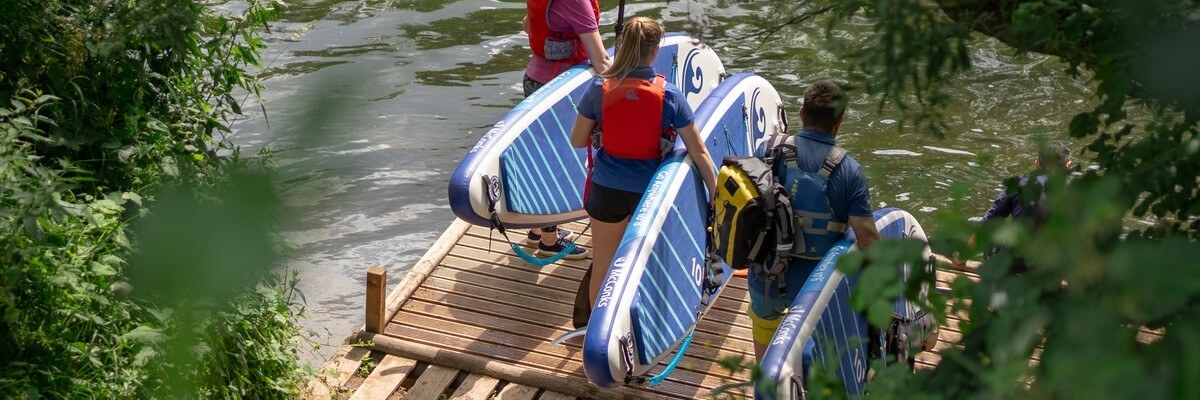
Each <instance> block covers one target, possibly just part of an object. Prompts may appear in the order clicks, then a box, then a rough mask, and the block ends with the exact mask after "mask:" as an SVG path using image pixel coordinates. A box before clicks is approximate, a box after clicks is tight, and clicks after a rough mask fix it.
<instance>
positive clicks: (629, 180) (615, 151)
mask: <svg viewBox="0 0 1200 400" xmlns="http://www.w3.org/2000/svg"><path fill="white" fill-rule="evenodd" d="M664 33H665V32H664V31H663V27H662V25H660V24H659V23H658V22H657V21H655V20H653V19H650V18H646V17H637V18H633V19H632V20H630V21H629V24H628V25H627V26H626V28H625V31H624V33H623V34H622V38H621V43H620V46H619V47H618V49H619V51H618V52H617V55H616V59H615V60H613V66H612V67H611V68H609V69H607V70H605V71H604V72H603V73H601V74H600V76H599V77H597V78H596V79H595V80H594V81H593V82H592V84H591V85H590V86H588V88H587V89H586V90H585V91H584V93H583V98H582V99H581V100H580V102H579V106H578V111H579V116H578V117H577V118H576V119H575V127H574V128H573V129H572V130H571V145H573V146H575V147H586V146H588V145H589V144H590V143H589V139H590V138H591V137H592V133H593V132H594V131H595V129H596V127H597V126H603V128H602V129H601V132H602V134H601V135H600V142H601V143H600V146H599V150H598V151H597V153H596V155H595V159H594V160H593V168H592V172H591V177H590V178H591V179H590V180H589V181H590V183H589V187H588V188H586V190H585V196H586V197H587V199H586V200H585V201H584V209H586V210H587V212H588V216H589V217H591V226H592V267H591V268H589V269H588V273H587V275H585V276H584V280H585V281H589V284H588V285H587V287H588V298H589V300H590V303H589V304H595V301H596V295H597V293H599V291H600V284H601V282H602V281H603V277H604V276H605V274H606V273H607V272H608V266H609V265H610V264H612V259H613V254H615V253H616V251H617V245H618V244H619V243H620V240H621V236H622V235H623V234H624V233H625V227H626V225H628V224H629V216H630V215H632V214H633V210H634V209H635V208H636V207H637V205H638V203H639V202H640V201H641V199H642V194H643V193H645V191H646V186H647V185H648V184H649V183H650V179H651V177H652V176H653V175H654V171H655V170H657V169H658V166H659V164H661V163H662V156H663V146H664V144H665V146H666V147H669V146H670V143H671V142H673V141H674V140H673V137H674V134H668V132H670V131H673V132H674V133H677V134H678V135H680V136H682V138H683V144H684V146H685V147H686V148H687V152H688V154H689V155H690V156H691V157H692V161H693V162H694V163H695V165H696V169H697V170H699V171H700V176H701V177H702V178H703V179H704V184H705V186H706V187H707V188H708V193H709V198H710V199H711V198H712V194H713V193H716V191H715V189H716V183H717V178H716V172H715V170H714V169H713V162H712V158H711V157H710V156H709V155H708V149H706V148H705V147H704V143H703V142H702V140H701V139H700V132H698V131H697V130H696V125H695V124H693V123H692V122H693V121H692V120H693V118H694V116H693V115H692V109H691V108H690V106H688V103H687V100H686V99H685V98H684V95H683V92H681V91H680V90H679V88H677V87H675V85H672V84H669V83H666V82H665V79H664V78H663V77H662V76H658V75H655V73H654V69H653V68H651V67H650V64H651V63H652V62H653V61H654V58H655V56H657V54H658V43H659V41H660V40H662V37H663V34H664ZM597 267H598V268H597ZM593 276H599V277H600V278H599V279H591V278H592V277H593ZM581 290H582V287H581ZM574 322H575V326H576V327H577V328H578V327H581V326H583V325H585V324H586V323H587V318H582V320H581V318H580V316H579V315H576V318H575V321H574Z"/></svg>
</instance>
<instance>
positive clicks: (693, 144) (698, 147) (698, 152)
mask: <svg viewBox="0 0 1200 400" xmlns="http://www.w3.org/2000/svg"><path fill="white" fill-rule="evenodd" d="M676 131H677V132H679V136H680V137H682V138H683V146H684V147H686V148H687V152H688V156H689V157H691V158H692V162H693V163H695V164H696V169H697V170H698V171H700V177H701V178H703V179H704V186H705V187H706V188H708V201H709V202H710V203H711V202H712V199H713V196H716V194H717V173H716V171H714V170H713V161H712V156H710V155H709V154H708V148H707V147H704V143H703V141H701V140H700V131H697V130H696V124H688V126H685V127H683V128H679V129H677V130H676Z"/></svg>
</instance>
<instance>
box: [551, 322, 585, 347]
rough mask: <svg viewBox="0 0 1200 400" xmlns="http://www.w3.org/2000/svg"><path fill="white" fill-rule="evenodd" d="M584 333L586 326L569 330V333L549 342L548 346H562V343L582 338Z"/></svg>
mask: <svg viewBox="0 0 1200 400" xmlns="http://www.w3.org/2000/svg"><path fill="white" fill-rule="evenodd" d="M585 333H587V327H586V326H583V327H579V328H575V329H573V330H571V331H570V332H567V333H564V334H562V336H559V337H557V338H555V339H554V340H551V341H550V345H551V346H556V345H559V344H562V342H565V341H568V340H571V339H574V338H577V337H580V336H583V334H585Z"/></svg>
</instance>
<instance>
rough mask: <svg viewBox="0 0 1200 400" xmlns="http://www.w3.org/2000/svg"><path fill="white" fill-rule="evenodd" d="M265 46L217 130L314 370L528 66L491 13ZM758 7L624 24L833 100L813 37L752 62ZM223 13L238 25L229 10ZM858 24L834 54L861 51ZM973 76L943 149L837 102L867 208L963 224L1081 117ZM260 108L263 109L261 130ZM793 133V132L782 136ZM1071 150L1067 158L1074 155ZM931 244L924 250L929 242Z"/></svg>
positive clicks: (441, 208)
mask: <svg viewBox="0 0 1200 400" xmlns="http://www.w3.org/2000/svg"><path fill="white" fill-rule="evenodd" d="M289 3H290V4H289V8H288V10H287V11H286V12H285V13H284V15H283V18H282V19H281V20H279V21H277V22H275V23H273V24H272V25H271V32H269V33H266V34H265V36H266V38H267V42H268V48H267V49H266V50H265V52H264V58H263V63H264V67H265V71H263V77H264V78H265V84H266V88H265V89H264V91H263V94H262V98H261V102H259V101H258V100H255V99H250V100H249V101H248V102H247V105H246V109H247V110H248V111H250V115H249V116H248V117H247V118H245V119H243V120H240V121H237V122H236V123H235V124H234V125H233V129H234V134H233V140H234V142H235V143H236V144H238V145H240V146H242V148H243V151H246V150H255V149H260V148H264V147H266V148H268V149H270V150H271V151H272V152H273V154H274V157H275V159H276V160H277V161H278V163H279V166H280V172H281V175H282V176H283V177H284V179H285V192H284V196H285V203H286V212H285V214H284V217H283V218H282V219H281V224H282V227H283V230H284V237H285V239H287V240H289V241H290V242H291V243H292V244H293V245H294V246H295V251H294V253H293V257H292V258H291V260H290V261H289V263H288V266H289V268H292V269H294V270H296V271H298V272H299V276H300V279H301V281H300V284H299V287H300V289H301V291H302V292H303V293H304V295H305V297H306V311H305V313H306V317H305V319H304V321H303V324H304V328H305V329H306V330H309V331H312V332H314V335H313V338H314V339H315V340H316V342H318V343H320V344H324V346H321V347H320V349H319V350H318V351H317V352H316V353H314V354H311V355H309V356H308V359H307V361H309V362H312V363H320V362H322V361H323V360H324V359H327V358H328V357H329V356H330V355H331V354H332V352H333V351H335V350H336V347H335V346H330V345H336V344H338V343H340V341H341V339H342V338H343V337H345V335H346V334H348V333H350V332H351V331H352V330H353V329H354V328H356V327H357V326H360V325H361V324H362V321H363V304H364V301H363V293H364V289H363V287H364V280H365V272H366V269H367V267H368V266H371V265H381V266H384V267H386V268H387V269H388V271H389V277H390V281H391V285H392V286H393V287H394V285H395V284H396V283H398V282H399V281H400V279H401V277H403V276H404V274H405V273H406V272H407V271H408V270H409V269H410V268H411V267H412V265H413V264H414V263H415V262H416V261H417V260H418V259H419V258H420V257H421V256H422V255H423V254H424V253H425V251H426V250H427V249H428V248H429V247H430V245H431V244H432V243H433V242H434V241H435V240H436V239H437V238H438V236H439V234H440V233H441V232H442V231H443V230H444V229H445V228H446V227H447V226H449V224H450V222H451V221H452V220H453V218H454V216H453V214H452V213H451V211H450V208H449V205H448V201H447V198H446V190H447V180H448V179H449V176H450V174H451V173H452V172H453V170H454V168H455V166H456V165H457V164H458V162H459V161H460V160H461V159H462V156H463V154H465V153H466V150H467V149H468V148H469V147H470V146H472V145H474V144H475V142H476V141H477V140H478V139H479V137H480V135H481V134H482V133H484V132H486V131H487V129H488V128H489V127H490V126H491V125H492V124H493V123H495V122H496V121H497V120H498V119H499V118H500V117H501V116H502V115H503V114H504V113H505V112H506V111H507V110H508V108H510V107H512V106H513V105H515V104H516V103H517V102H518V101H520V99H521V98H522V96H521V85H520V82H521V76H522V70H523V68H524V65H525V63H526V61H527V60H528V50H527V49H526V47H525V46H526V37H525V36H524V34H522V33H520V30H521V18H522V16H523V15H524V3H523V2H515V1H491V0H460V1H452V0H390V1H381V0H358V1H339V0H322V1H315V0H308V1H303V0H301V1H295V2H289ZM764 4H765V3H761V2H730V1H727V0H703V1H683V2H679V1H675V2H669V3H664V2H646V1H634V2H631V3H630V4H629V5H628V7H627V12H626V15H627V16H628V15H631V14H632V15H644V16H651V17H655V18H658V19H660V20H662V21H664V22H665V24H666V27H667V30H668V31H689V32H693V33H698V34H699V35H701V36H702V37H703V38H704V40H705V41H706V42H707V43H708V44H709V45H711V46H713V47H714V48H715V49H716V51H717V53H718V54H719V55H721V58H722V61H723V62H724V63H725V67H726V69H728V70H729V71H731V72H757V73H759V74H760V75H762V76H764V77H765V78H767V79H768V80H769V81H770V82H772V83H773V84H774V85H775V87H776V89H777V90H779V92H780V93H781V94H782V96H783V97H784V99H785V100H786V101H787V102H788V103H790V104H792V106H791V107H790V110H789V119H790V120H791V121H799V117H798V115H797V113H796V109H797V107H798V102H799V98H800V96H801V94H802V92H803V90H804V87H805V85H806V84H807V83H809V82H812V81H815V80H818V79H822V78H832V79H835V80H838V81H842V82H845V81H847V79H848V76H849V75H848V74H847V73H846V70H847V64H846V63H845V62H843V61H841V60H840V59H839V57H838V55H837V54H835V53H833V52H831V51H828V50H824V49H823V43H824V41H823V40H822V39H821V38H822V37H823V33H822V26H823V25H821V24H817V23H813V24H809V25H806V26H799V27H797V28H796V29H793V30H784V31H783V32H782V34H780V35H776V36H775V37H774V38H772V39H771V41H770V42H768V43H766V44H762V43H760V40H758V39H750V40H746V39H739V38H741V37H745V36H746V35H749V34H752V33H754V32H755V30H756V28H754V27H753V26H752V24H751V23H752V22H753V20H754V18H755V17H754V16H755V15H762V13H763V12H764V11H763V7H764ZM601 6H602V8H603V9H604V10H605V11H604V13H603V15H602V18H601V24H602V27H601V32H602V33H604V38H605V43H606V44H607V45H611V44H612V42H611V41H612V34H611V32H612V24H613V22H614V20H615V18H616V11H615V8H616V1H610V0H602V1H601ZM227 7H231V8H236V7H234V6H233V3H230V4H228V5H227ZM869 30H870V27H869V25H867V23H866V22H865V21H860V22H859V23H858V24H857V25H856V24H848V25H844V26H843V28H842V30H840V31H838V32H836V35H838V36H840V37H851V38H853V37H862V35H866V34H869ZM972 61H973V64H974V67H975V68H974V69H973V70H972V71H970V72H969V73H967V74H965V75H964V76H963V77H961V78H960V79H959V80H958V81H957V82H955V84H954V85H953V86H954V87H953V88H952V89H951V92H950V94H951V96H952V97H953V99H954V101H955V104H954V105H953V106H952V107H951V108H950V109H949V115H948V116H947V117H946V120H945V122H946V123H947V125H948V128H949V129H948V131H947V134H946V136H945V138H944V139H933V138H929V137H926V136H925V135H923V134H921V133H917V132H914V131H911V130H905V129H900V128H899V127H898V124H897V122H896V120H898V119H899V115H898V114H897V113H896V112H895V111H889V110H888V109H884V110H879V109H878V107H876V99H873V98H870V97H869V96H867V95H866V94H865V93H863V91H861V90H857V91H850V97H851V105H850V110H849V111H848V114H847V117H846V121H845V123H844V125H843V129H842V132H843V135H842V136H840V137H839V143H840V144H841V145H842V146H844V147H846V148H847V149H849V151H850V154H851V155H853V156H854V157H856V158H857V159H858V160H859V161H860V162H861V163H862V165H863V166H864V169H865V171H866V173H867V176H868V179H869V181H870V185H871V198H872V203H873V205H874V206H876V207H883V206H893V207H901V208H904V209H906V210H909V211H910V212H912V213H913V214H914V215H916V216H917V218H919V219H921V220H922V221H923V222H924V223H925V225H926V230H927V231H936V226H935V224H933V217H932V216H933V215H934V214H935V213H937V212H939V211H941V210H945V209H946V208H948V207H950V204H951V202H950V201H949V200H950V199H951V193H952V192H957V193H961V195H963V196H965V199H966V201H965V202H963V204H961V205H960V206H959V207H961V208H956V210H960V211H963V212H964V213H965V214H966V215H978V214H981V213H982V212H983V211H984V210H986V208H987V206H988V204H989V202H990V200H991V198H992V197H993V196H994V195H995V193H996V191H997V190H998V189H999V188H1000V182H1001V181H1002V180H1003V179H1004V178H1005V177H1008V176H1012V175H1015V174H1020V173H1022V172H1025V171H1026V170H1027V169H1028V168H1029V167H1030V166H1031V165H1032V164H1033V160H1034V156H1033V151H1034V149H1035V148H1036V144H1035V142H1034V140H1033V137H1034V136H1035V135H1049V137H1052V138H1054V139H1060V140H1061V139H1064V138H1065V137H1066V136H1065V133H1064V132H1065V131H1066V129H1067V121H1069V120H1070V117H1071V116H1073V115H1074V114H1075V113H1077V112H1079V111H1083V110H1084V109H1085V108H1087V107H1088V106H1089V105H1090V104H1091V103H1092V102H1093V100H1094V98H1093V97H1092V96H1091V91H1090V90H1089V89H1088V87H1087V86H1086V85H1084V84H1083V83H1081V82H1080V81H1078V80H1076V79H1072V78H1070V77H1068V76H1066V74H1065V73H1063V72H1062V70H1063V65H1062V64H1061V63H1059V62H1057V61H1056V60H1054V59H1052V58H1049V57H1044V56H1040V55H1025V56H1016V55H1014V52H1013V51H1012V49H1010V48H1008V47H1006V46H1004V45H1003V44H1000V43H998V42H995V41H993V40H990V39H986V38H980V39H978V40H977V50H976V52H975V53H974V54H973V55H972ZM259 106H261V107H262V108H265V110H266V114H265V116H264V115H263V114H262V113H261V111H260V109H259ZM795 125H798V124H797V123H796V122H793V126H795ZM1079 147H1080V146H1079V145H1078V144H1073V145H1072V148H1073V149H1074V150H1078V149H1079ZM933 234H935V235H936V232H935V233H933Z"/></svg>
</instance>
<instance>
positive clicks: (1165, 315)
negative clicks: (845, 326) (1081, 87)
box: [767, 0, 1200, 399]
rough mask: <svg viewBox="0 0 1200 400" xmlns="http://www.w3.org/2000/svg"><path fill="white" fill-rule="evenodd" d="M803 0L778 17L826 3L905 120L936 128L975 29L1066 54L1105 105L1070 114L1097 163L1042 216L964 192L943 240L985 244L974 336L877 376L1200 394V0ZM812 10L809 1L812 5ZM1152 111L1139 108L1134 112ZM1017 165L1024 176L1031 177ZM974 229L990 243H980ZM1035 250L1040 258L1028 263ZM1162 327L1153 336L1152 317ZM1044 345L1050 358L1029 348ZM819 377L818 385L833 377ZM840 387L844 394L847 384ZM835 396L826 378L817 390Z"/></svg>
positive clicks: (900, 250) (922, 392) (935, 393)
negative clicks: (981, 217)
mask: <svg viewBox="0 0 1200 400" xmlns="http://www.w3.org/2000/svg"><path fill="white" fill-rule="evenodd" d="M814 3H817V4H811V3H803V4H801V5H798V6H792V7H793V8H792V10H793V11H792V12H791V13H783V14H782V15H777V16H775V17H771V18H768V20H767V21H768V24H769V23H771V22H775V23H787V22H788V21H789V18H793V17H795V16H797V15H806V14H805V13H809V14H811V13H812V11H813V10H816V11H821V12H825V11H826V10H827V11H828V12H827V13H826V14H825V15H826V16H827V17H828V30H827V32H828V33H829V34H828V39H830V42H831V43H832V48H833V49H835V51H837V52H838V54H839V55H842V56H844V57H846V58H848V59H849V61H850V62H851V70H852V72H854V73H855V74H854V79H853V80H856V81H858V80H861V83H862V85H863V86H865V87H866V89H867V90H868V91H869V92H870V93H871V94H874V95H878V96H879V97H880V99H881V105H882V104H884V103H891V104H894V105H897V106H898V108H899V109H900V110H902V111H903V112H904V113H905V117H906V118H905V121H906V122H909V123H908V124H907V125H906V126H914V125H915V126H917V127H918V128H921V129H923V130H925V131H928V132H932V133H934V134H935V135H936V134H938V129H939V127H940V123H939V122H938V117H939V116H940V115H941V111H940V109H941V108H942V107H943V106H945V105H947V104H949V103H950V102H952V101H954V99H950V98H947V97H945V96H944V95H943V94H942V91H941V90H940V88H942V87H944V86H945V85H947V84H952V83H953V82H954V79H955V77H956V76H957V74H958V73H959V72H961V71H964V70H966V69H968V68H970V67H971V65H970V58H969V55H970V52H971V49H970V46H971V43H972V41H971V35H972V33H971V32H979V33H983V34H986V35H989V36H992V37H994V38H996V39H998V40H1000V41H1003V42H1005V43H1007V44H1009V45H1011V46H1012V47H1013V48H1014V49H1015V51H1017V52H1026V51H1034V52H1042V53H1046V54H1050V55H1055V56H1058V57H1060V58H1061V59H1062V60H1063V61H1064V62H1065V63H1066V64H1067V66H1068V67H1067V72H1068V73H1069V74H1070V75H1071V76H1073V77H1076V78H1079V79H1083V80H1087V81H1088V82H1090V83H1091V85H1092V87H1093V88H1094V93H1095V96H1096V98H1097V100H1098V101H1097V102H1096V103H1095V104H1096V105H1095V107H1094V108H1093V109H1092V110H1089V111H1086V112H1083V113H1080V114H1078V115H1075V116H1073V117H1071V118H1070V120H1071V122H1070V125H1069V127H1067V128H1069V130H1068V131H1065V132H1061V135H1063V136H1066V135H1069V136H1070V137H1073V138H1077V139H1081V140H1084V141H1086V142H1087V143H1088V144H1087V145H1086V147H1085V148H1084V151H1083V154H1080V155H1077V156H1076V158H1077V159H1086V160H1092V161H1094V162H1095V164H1096V165H1097V166H1098V167H1099V168H1098V169H1095V170H1089V171H1086V172H1083V173H1076V175H1078V176H1077V177H1074V178H1071V179H1070V180H1069V181H1068V177H1067V176H1066V174H1062V173H1053V174H1049V183H1048V185H1047V191H1046V200H1045V203H1044V207H1045V210H1047V213H1048V216H1049V217H1048V219H1047V221H1045V223H1044V224H1043V225H1041V226H1040V227H1039V228H1038V229H1036V230H1034V229H1032V225H1031V224H1029V223H1028V222H1023V221H992V222H989V223H987V224H984V225H982V226H974V225H973V224H969V223H966V222H964V221H965V216H964V215H963V213H962V212H960V211H955V209H957V210H961V209H963V207H962V204H961V201H962V200H961V193H959V194H954V193H951V194H952V195H954V196H957V198H955V199H952V204H951V207H950V209H949V210H947V209H943V212H941V213H939V214H938V226H940V227H941V228H942V230H941V231H939V232H936V235H934V237H933V238H932V239H933V243H932V245H933V247H934V249H935V250H936V251H938V252H940V253H944V254H963V255H975V253H977V252H980V251H983V250H987V249H991V248H993V247H994V246H1003V247H1006V248H1009V249H1011V251H1010V252H1007V253H999V254H997V255H995V256H992V257H989V258H987V259H985V260H984V261H983V263H982V265H981V266H980V268H979V269H978V273H979V276H980V279H979V282H972V281H969V280H967V279H960V280H959V281H956V282H954V283H953V285H952V286H951V287H950V288H949V292H948V293H946V294H945V296H944V297H943V296H941V295H936V294H935V295H933V296H931V299H930V301H929V306H930V307H931V310H932V311H935V312H936V313H937V315H938V318H939V319H940V320H942V321H944V320H945V316H946V314H945V313H942V312H941V311H942V307H945V306H949V312H950V313H952V314H956V315H959V316H962V317H964V318H966V319H968V320H969V322H963V323H962V324H961V325H960V326H959V328H960V330H961V332H962V340H961V347H957V348H951V349H946V350H945V351H943V352H942V359H941V362H940V363H939V364H938V366H937V368H935V369H933V370H930V371H920V372H917V373H915V374H914V373H910V372H909V371H907V370H906V369H905V368H904V367H896V366H889V367H883V366H882V364H879V363H877V364H876V366H875V367H876V368H875V372H876V374H875V377H874V380H873V381H872V382H871V383H870V384H869V386H868V392H869V394H870V395H873V396H881V397H885V398H901V397H902V398H911V397H914V396H920V397H923V398H945V399H960V398H1096V399H1125V398H1171V399H1174V398H1195V397H1197V396H1200V384H1197V383H1196V381H1195V379H1194V378H1195V377H1196V376H1198V375H1197V374H1198V373H1200V363H1198V362H1197V361H1196V360H1198V359H1200V345H1198V344H1197V343H1200V342H1198V341H1197V339H1196V338H1200V331H1198V330H1197V328H1200V324H1198V323H1197V322H1196V321H1197V317H1200V307H1198V306H1200V274H1196V273H1195V272H1194V271H1191V268H1192V266H1194V265H1195V260H1196V259H1197V256H1200V245H1198V244H1197V243H1196V239H1197V234H1198V232H1197V230H1198V229H1197V226H1200V223H1198V222H1197V218H1198V216H1200V96H1198V95H1197V93H1200V75H1197V74H1196V73H1195V65H1197V63H1198V62H1200V47H1197V43H1200V23H1198V22H1197V19H1196V16H1197V15H1200V3H1198V2H1196V1H1194V0H1155V1H1135V0H1113V1H1083V0H1065V1H1020V0H933V1H922V0H884V1H825V2H814ZM807 18H811V15H807V16H806V19H807ZM841 24H870V25H871V26H873V27H874V29H873V34H872V35H870V36H869V37H867V38H848V37H844V36H839V35H837V30H836V28H837V27H838V26H839V25H841ZM1134 110H1136V111H1137V114H1138V115H1148V116H1149V118H1144V117H1138V118H1131V117H1130V112H1131V111H1134ZM1015 182H1016V180H1011V181H1010V182H1009V183H1008V185H1007V186H1008V187H1009V188H1015V186H1016V183H1015ZM972 235H974V236H975V237H976V238H977V239H978V245H977V246H976V247H974V248H970V247H968V244H967V243H968V240H967V238H968V237H971V236H972ZM916 252H917V250H916V249H915V248H911V246H906V245H904V244H887V242H881V243H879V244H877V245H875V246H873V247H872V248H871V250H870V252H869V253H868V254H864V255H861V256H858V257H853V256H848V257H844V258H843V263H842V265H841V268H843V269H845V270H846V271H848V272H852V271H857V270H858V269H860V268H862V265H863V263H865V262H866V260H871V262H872V263H878V264H888V265H895V263H896V262H899V261H901V260H912V259H915V258H916V257H917V256H916ZM1018 258H1020V259H1023V260H1024V261H1025V262H1026V263H1027V264H1028V265H1029V268H1030V269H1029V271H1028V272H1026V273H1024V274H1022V275H1014V274H1013V273H1012V271H1011V267H1012V263H1013V261H1014V260H1016V259H1018ZM863 273H864V274H865V275H864V276H863V278H862V281H861V282H860V284H859V287H858V288H857V290H856V292H855V293H854V295H853V298H852V301H853V303H854V305H855V306H856V307H857V308H858V309H860V310H864V311H865V312H867V313H868V318H869V319H870V320H871V321H872V322H873V323H876V324H878V323H879V322H880V321H884V320H885V316H884V315H882V314H883V313H885V312H886V311H887V310H886V307H883V306H882V305H884V304H887V302H888V301H890V299H891V298H893V296H895V295H897V294H899V293H900V292H901V291H903V292H904V293H906V295H907V296H909V298H910V299H914V300H916V299H915V296H914V294H915V288H916V285H919V284H921V283H926V284H932V282H933V280H932V277H931V276H924V277H921V279H918V280H914V281H910V282H909V284H908V285H904V284H902V283H900V282H899V281H898V277H896V276H895V274H883V273H878V274H872V273H871V269H870V268H868V269H866V270H865V271H864V272H863ZM1143 327H1145V328H1155V329H1161V330H1160V332H1162V336H1161V338H1158V339H1153V340H1151V339H1150V338H1148V337H1141V338H1140V339H1139V334H1138V330H1139V329H1141V328H1143ZM1031 357H1032V358H1036V359H1037V360H1038V361H1037V362H1033V363H1031V362H1030V359H1031ZM819 375H820V374H819V373H816V374H811V376H809V377H808V378H809V385H810V387H812V388H826V387H829V385H830V383H829V382H828V379H826V378H827V377H822V376H819ZM835 392H836V391H835ZM809 393H810V394H813V393H818V395H819V393H821V391H816V392H814V391H811V390H810V392H809Z"/></svg>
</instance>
